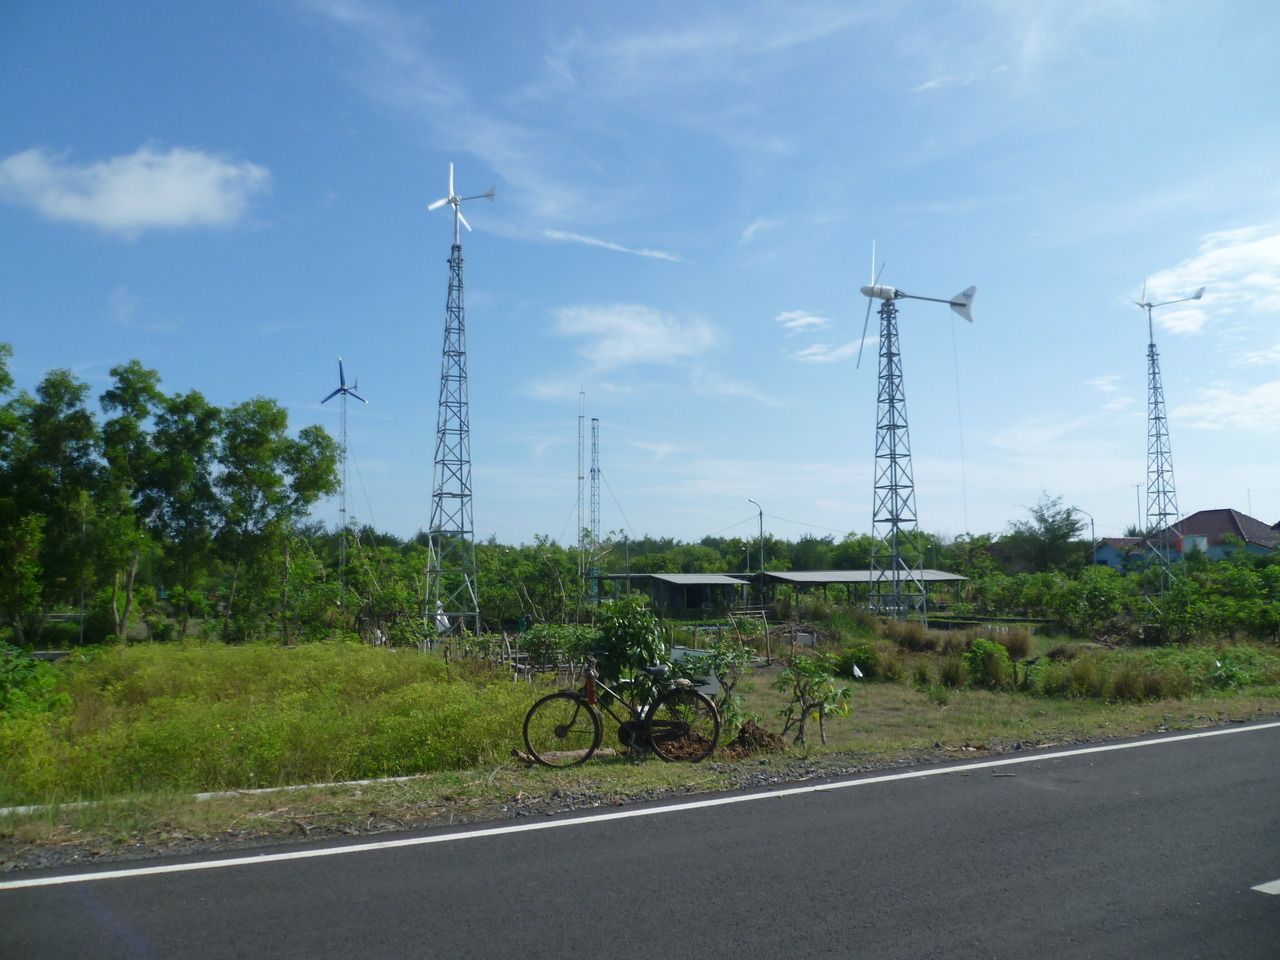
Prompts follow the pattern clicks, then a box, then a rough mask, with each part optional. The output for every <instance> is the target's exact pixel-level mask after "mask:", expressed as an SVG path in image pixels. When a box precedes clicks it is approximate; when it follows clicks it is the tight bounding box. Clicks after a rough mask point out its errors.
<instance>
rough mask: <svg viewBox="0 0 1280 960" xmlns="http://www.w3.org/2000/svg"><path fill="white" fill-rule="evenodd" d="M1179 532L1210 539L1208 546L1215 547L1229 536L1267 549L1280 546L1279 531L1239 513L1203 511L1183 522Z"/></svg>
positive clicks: (1231, 511)
mask: <svg viewBox="0 0 1280 960" xmlns="http://www.w3.org/2000/svg"><path fill="white" fill-rule="evenodd" d="M1177 531H1178V533H1179V534H1181V535H1182V536H1184V537H1207V538H1208V542H1209V545H1210V546H1215V547H1216V546H1222V545H1223V543H1224V542H1225V541H1226V538H1227V536H1234V537H1239V538H1240V539H1241V540H1243V541H1244V542H1245V543H1254V544H1257V545H1258V546H1260V547H1266V548H1267V549H1268V550H1275V549H1277V547H1280V532H1277V531H1276V530H1275V528H1273V527H1270V526H1268V525H1267V524H1265V523H1263V522H1262V521H1261V520H1256V519H1254V518H1253V517H1250V516H1247V515H1245V514H1243V513H1241V512H1240V511H1239V510H1201V511H1199V512H1198V513H1193V514H1191V516H1189V517H1186V518H1184V519H1183V520H1182V521H1180V522H1179V523H1178V526H1177Z"/></svg>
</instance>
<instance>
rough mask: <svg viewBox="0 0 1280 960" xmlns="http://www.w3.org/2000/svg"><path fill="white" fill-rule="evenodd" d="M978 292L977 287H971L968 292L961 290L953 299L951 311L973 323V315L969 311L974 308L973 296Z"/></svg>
mask: <svg viewBox="0 0 1280 960" xmlns="http://www.w3.org/2000/svg"><path fill="white" fill-rule="evenodd" d="M977 292H978V288H977V287H969V288H968V289H967V290H961V291H960V292H959V293H957V294H956V295H955V296H954V297H952V298H951V309H952V310H954V311H955V312H956V313H958V314H960V316H962V317H964V318H965V319H966V320H968V321H969V322H970V323H973V314H972V313H970V312H969V311H970V308H971V307H972V306H973V295H974V294H975V293H977Z"/></svg>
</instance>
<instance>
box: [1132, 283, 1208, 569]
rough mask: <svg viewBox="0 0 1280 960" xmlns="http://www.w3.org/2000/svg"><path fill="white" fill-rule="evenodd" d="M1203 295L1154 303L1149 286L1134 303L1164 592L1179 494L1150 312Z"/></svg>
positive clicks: (1153, 530)
mask: <svg viewBox="0 0 1280 960" xmlns="http://www.w3.org/2000/svg"><path fill="white" fill-rule="evenodd" d="M1202 296H1204V287H1201V288H1200V289H1199V290H1197V291H1196V292H1195V293H1194V294H1192V295H1191V296H1189V297H1182V298H1181V299H1179V300H1165V301H1163V302H1161V303H1151V302H1150V301H1149V300H1147V285H1146V284H1145V283H1144V284H1143V285H1142V299H1141V300H1135V301H1134V303H1136V304H1137V305H1138V306H1139V307H1140V308H1142V310H1144V311H1145V312H1146V314H1147V529H1146V536H1147V537H1148V538H1149V542H1150V543H1151V545H1152V547H1153V548H1154V550H1155V552H1156V556H1158V557H1159V558H1160V563H1161V566H1162V567H1163V572H1162V575H1161V584H1160V586H1161V589H1164V588H1165V587H1167V586H1168V582H1167V581H1168V574H1169V563H1170V561H1171V559H1172V558H1173V556H1172V555H1173V554H1174V553H1176V552H1177V551H1178V543H1177V541H1178V540H1179V538H1180V536H1181V534H1180V531H1179V530H1178V519H1179V516H1178V495H1177V492H1176V490H1175V487H1174V482H1173V452H1172V450H1171V448H1170V446H1169V420H1168V417H1167V416H1166V415H1165V409H1164V384H1163V383H1162V381H1161V377H1160V354H1159V352H1158V351H1157V350H1156V334H1155V323H1154V322H1153V321H1152V319H1151V311H1152V310H1153V309H1154V308H1155V307H1164V306H1168V305H1169V304H1171V303H1185V302H1187V301H1189V300H1199V299H1200V298H1201V297H1202Z"/></svg>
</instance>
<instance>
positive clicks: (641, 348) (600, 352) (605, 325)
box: [555, 304, 717, 370]
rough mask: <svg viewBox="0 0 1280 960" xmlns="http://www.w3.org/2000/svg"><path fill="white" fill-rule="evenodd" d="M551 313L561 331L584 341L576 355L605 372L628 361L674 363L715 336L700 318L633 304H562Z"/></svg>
mask: <svg viewBox="0 0 1280 960" xmlns="http://www.w3.org/2000/svg"><path fill="white" fill-rule="evenodd" d="M555 317H556V329H557V330H558V331H559V332H560V333H562V334H564V335H565V336H569V337H580V338H583V339H585V340H587V341H588V342H587V343H586V344H585V345H584V346H582V347H580V348H579V353H581V354H582V355H583V356H584V357H586V358H587V359H588V360H590V361H591V362H592V363H593V364H595V365H596V367H598V368H600V369H605V370H607V369H612V368H614V367H621V366H625V365H627V364H633V363H673V362H675V361H677V360H680V359H685V358H689V357H695V356H699V355H700V354H703V353H705V352H707V351H708V350H709V349H711V347H712V346H714V344H715V342H716V340H717V333H716V330H715V328H714V327H713V326H711V324H709V323H707V322H705V321H703V320H698V319H693V320H681V319H680V318H679V317H676V316H674V315H672V314H669V313H663V312H662V311H660V310H655V309H653V308H652V307H646V306H641V305H638V304H618V305H616V306H612V307H564V308H562V309H560V310H557V311H556V314H555Z"/></svg>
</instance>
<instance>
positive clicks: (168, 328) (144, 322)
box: [107, 286, 182, 333]
mask: <svg viewBox="0 0 1280 960" xmlns="http://www.w3.org/2000/svg"><path fill="white" fill-rule="evenodd" d="M142 308H143V301H142V300H141V298H139V297H136V296H134V295H133V294H132V293H130V292H129V290H128V289H127V288H126V287H123V286H120V287H116V288H115V289H114V290H112V291H111V296H110V297H109V298H108V300H107V309H108V311H109V313H110V314H111V319H113V320H114V321H115V322H116V323H118V324H120V326H122V327H130V328H133V329H137V330H150V331H152V332H154V333H171V332H173V331H174V330H177V329H178V328H179V327H181V326H182V321H181V320H167V319H163V318H161V317H159V316H158V315H156V314H154V313H148V312H144V311H143V309H142Z"/></svg>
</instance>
